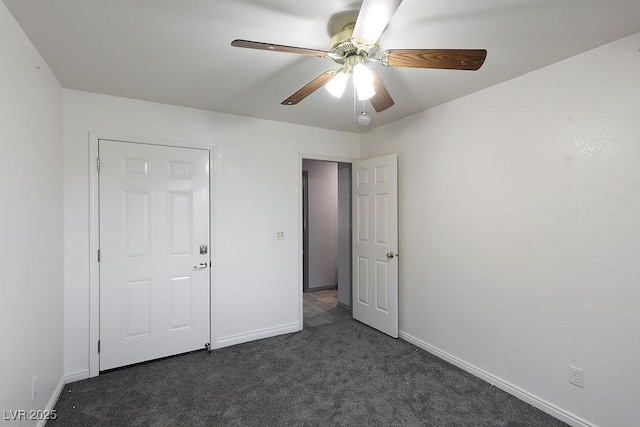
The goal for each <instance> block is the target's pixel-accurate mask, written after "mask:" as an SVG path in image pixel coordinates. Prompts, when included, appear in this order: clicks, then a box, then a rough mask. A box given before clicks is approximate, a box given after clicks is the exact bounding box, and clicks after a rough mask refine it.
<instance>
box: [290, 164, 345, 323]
mask: <svg viewBox="0 0 640 427" xmlns="http://www.w3.org/2000/svg"><path fill="white" fill-rule="evenodd" d="M301 182H302V240H303V241H302V258H303V259H302V270H303V271H302V291H303V316H302V317H303V327H304V328H309V327H314V326H320V325H325V324H329V323H333V322H335V321H338V320H341V319H344V318H350V317H351V306H352V304H351V294H352V292H351V276H352V274H351V164H350V163H342V162H336V161H325V160H312V159H303V160H302V176H301Z"/></svg>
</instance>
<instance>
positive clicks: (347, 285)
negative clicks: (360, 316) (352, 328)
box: [338, 163, 351, 307]
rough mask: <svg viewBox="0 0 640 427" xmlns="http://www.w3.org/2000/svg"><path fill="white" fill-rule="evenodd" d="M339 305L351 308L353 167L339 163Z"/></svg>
mask: <svg viewBox="0 0 640 427" xmlns="http://www.w3.org/2000/svg"><path fill="white" fill-rule="evenodd" d="M338 303H339V304H340V305H342V306H343V307H350V306H351V165H350V164H349V163H338Z"/></svg>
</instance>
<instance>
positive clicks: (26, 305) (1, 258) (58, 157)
mask: <svg viewBox="0 0 640 427" xmlns="http://www.w3.org/2000/svg"><path fill="white" fill-rule="evenodd" d="M0 57H1V58H2V59H1V60H0V61H1V63H2V65H1V66H0V200H1V202H0V203H1V207H0V271H2V281H1V283H0V292H1V293H0V337H2V343H1V344H0V410H3V411H6V414H9V411H11V410H14V411H16V410H26V411H29V410H31V409H35V410H43V409H45V408H47V407H48V406H47V405H49V404H51V403H53V402H52V399H53V398H55V397H57V394H58V392H59V390H60V387H61V386H62V382H61V380H62V376H63V347H62V340H63V329H62V322H63V306H62V292H63V273H62V266H63V262H62V88H61V87H60V84H59V83H58V81H57V80H56V78H55V77H54V76H53V74H52V73H51V71H50V70H49V68H48V67H47V65H46V64H45V63H44V61H43V60H42V58H41V57H40V55H39V54H38V52H37V51H36V50H35V48H34V47H33V46H32V45H31V43H30V42H29V40H28V39H27V37H26V36H25V34H24V33H23V32H22V30H21V29H20V27H19V26H18V24H17V23H16V22H15V20H14V19H13V17H12V16H11V15H10V14H9V12H8V10H7V8H6V6H5V5H4V3H2V2H0ZM35 376H37V377H38V379H37V381H36V383H37V388H38V393H37V396H36V398H35V399H33V400H32V398H31V385H32V380H33V377H35ZM6 414H5V415H6ZM27 414H28V412H27ZM6 416H7V417H10V415H6ZM4 418H5V417H4V416H3V419H4ZM15 424H16V425H27V424H31V425H35V424H36V421H30V422H24V423H15Z"/></svg>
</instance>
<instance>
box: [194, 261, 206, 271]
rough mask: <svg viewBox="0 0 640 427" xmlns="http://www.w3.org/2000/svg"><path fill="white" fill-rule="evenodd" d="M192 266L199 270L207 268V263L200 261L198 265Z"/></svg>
mask: <svg viewBox="0 0 640 427" xmlns="http://www.w3.org/2000/svg"><path fill="white" fill-rule="evenodd" d="M193 268H195V269H196V270H201V269H203V268H207V263H206V262H201V263H200V264H198V265H194V266H193Z"/></svg>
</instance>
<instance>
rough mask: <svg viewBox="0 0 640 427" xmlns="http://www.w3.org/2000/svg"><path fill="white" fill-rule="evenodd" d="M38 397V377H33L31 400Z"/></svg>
mask: <svg viewBox="0 0 640 427" xmlns="http://www.w3.org/2000/svg"><path fill="white" fill-rule="evenodd" d="M37 395H38V376H37V375H36V376H35V377H33V381H31V399H35V398H36V396H37Z"/></svg>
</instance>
